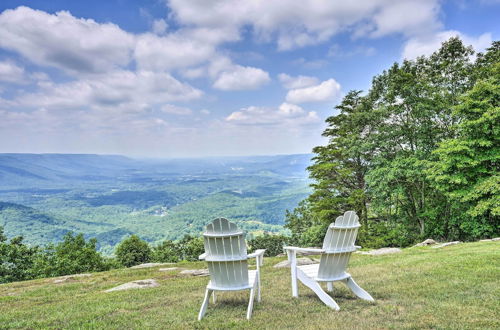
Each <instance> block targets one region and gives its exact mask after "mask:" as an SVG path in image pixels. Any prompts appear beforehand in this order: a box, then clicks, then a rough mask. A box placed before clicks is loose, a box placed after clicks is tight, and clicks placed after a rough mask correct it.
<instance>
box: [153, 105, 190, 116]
mask: <svg viewBox="0 0 500 330" xmlns="http://www.w3.org/2000/svg"><path fill="white" fill-rule="evenodd" d="M160 110H161V111H162V112H164V113H169V114H173V115H181V116H187V115H190V114H192V113H193V111H192V110H191V109H189V108H186V107H180V106H177V105H173V104H164V105H163V106H162V107H161V108H160Z"/></svg>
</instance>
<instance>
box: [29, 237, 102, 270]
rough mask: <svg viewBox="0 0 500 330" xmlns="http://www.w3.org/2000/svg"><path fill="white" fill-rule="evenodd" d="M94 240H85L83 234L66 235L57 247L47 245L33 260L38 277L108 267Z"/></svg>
mask: <svg viewBox="0 0 500 330" xmlns="http://www.w3.org/2000/svg"><path fill="white" fill-rule="evenodd" d="M96 244H97V241H96V239H90V240H88V241H86V240H85V238H84V237H83V234H77V235H74V234H73V233H68V234H66V235H65V236H64V239H63V241H62V242H60V243H58V244H57V245H52V244H49V245H48V246H47V247H46V248H45V249H44V251H43V253H41V254H39V255H38V256H37V258H36V260H35V271H36V274H37V277H38V276H43V277H50V276H61V275H69V274H77V273H88V272H98V271H103V270H107V269H109V267H110V265H109V263H108V262H106V260H105V259H104V258H103V256H102V255H101V254H100V253H99V252H98V251H97V250H96Z"/></svg>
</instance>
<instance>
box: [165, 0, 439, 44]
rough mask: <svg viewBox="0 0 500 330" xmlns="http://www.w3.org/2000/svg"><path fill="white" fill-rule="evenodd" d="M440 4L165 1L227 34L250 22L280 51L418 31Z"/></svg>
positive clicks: (405, 0) (190, 21) (430, 23)
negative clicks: (335, 39) (337, 38)
mask: <svg viewBox="0 0 500 330" xmlns="http://www.w3.org/2000/svg"><path fill="white" fill-rule="evenodd" d="M439 4H440V3H439V1H438V0H400V1H385V0H373V1H363V2H359V1H327V0H325V1H317V0H304V1H300V2H290V1H288V0H275V1H244V2H241V1H238V0H222V1H218V2H217V5H216V6H214V5H213V3H212V2H210V1H196V0H169V1H168V5H169V7H170V8H171V10H172V16H173V17H174V18H175V19H176V20H177V21H178V22H180V23H182V24H187V25H195V26H204V27H207V28H217V29H219V30H226V31H230V32H232V33H234V31H237V30H240V29H241V28H242V27H244V26H251V27H252V30H251V31H253V34H254V36H255V37H256V38H257V39H259V40H262V41H272V40H276V44H277V47H278V49H280V50H289V49H294V48H299V47H304V46H308V45H313V44H318V43H321V42H325V41H327V40H329V39H330V38H331V37H332V36H334V35H335V34H337V33H340V32H343V31H346V30H354V31H356V33H357V35H358V36H373V37H380V36H384V35H388V34H392V33H402V34H405V35H409V34H411V35H414V34H419V33H421V30H427V31H428V30H429V29H430V28H433V27H435V26H438V25H439V21H438V10H439Z"/></svg>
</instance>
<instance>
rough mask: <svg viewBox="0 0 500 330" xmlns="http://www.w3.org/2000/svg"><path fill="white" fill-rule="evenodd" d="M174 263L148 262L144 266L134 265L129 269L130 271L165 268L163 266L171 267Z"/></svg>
mask: <svg viewBox="0 0 500 330" xmlns="http://www.w3.org/2000/svg"><path fill="white" fill-rule="evenodd" d="M173 264H174V262H164V263H158V262H149V263H146V264H140V265H135V266H132V267H130V268H132V269H141V268H152V267H158V266H165V265H173Z"/></svg>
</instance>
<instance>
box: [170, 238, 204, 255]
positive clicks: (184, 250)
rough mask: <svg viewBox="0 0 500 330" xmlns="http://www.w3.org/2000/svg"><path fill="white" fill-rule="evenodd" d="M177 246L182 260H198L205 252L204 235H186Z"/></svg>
mask: <svg viewBox="0 0 500 330" xmlns="http://www.w3.org/2000/svg"><path fill="white" fill-rule="evenodd" d="M177 246H178V249H179V251H180V255H179V257H180V259H182V260H189V261H196V260H198V257H199V256H200V254H202V253H203V252H205V247H204V245H203V237H194V236H190V235H186V236H184V237H183V238H182V239H181V240H180V241H179V242H178V243H177Z"/></svg>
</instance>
